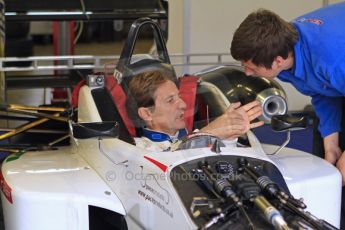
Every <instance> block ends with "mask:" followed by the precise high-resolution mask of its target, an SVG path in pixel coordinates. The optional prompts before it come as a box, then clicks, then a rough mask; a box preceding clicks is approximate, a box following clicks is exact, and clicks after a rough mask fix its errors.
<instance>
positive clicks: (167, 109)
mask: <svg viewBox="0 0 345 230" xmlns="http://www.w3.org/2000/svg"><path fill="white" fill-rule="evenodd" d="M154 102H155V106H154V107H153V108H152V110H151V119H152V120H151V122H150V126H151V127H149V128H150V129H152V130H157V131H162V132H165V133H167V134H170V135H175V134H176V132H177V131H178V130H180V129H183V128H185V126H186V124H185V121H184V112H185V110H186V103H185V102H184V101H183V100H182V99H181V98H180V94H179V90H178V89H177V87H176V85H175V84H174V83H173V82H172V81H166V82H164V83H163V84H161V85H160V86H159V87H158V88H157V90H156V92H155V93H154Z"/></svg>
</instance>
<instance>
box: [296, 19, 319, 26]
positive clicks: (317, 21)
mask: <svg viewBox="0 0 345 230" xmlns="http://www.w3.org/2000/svg"><path fill="white" fill-rule="evenodd" d="M298 21H299V22H311V23H314V24H316V25H318V26H319V25H321V24H322V23H323V21H322V20H320V19H315V18H301V19H299V20H298Z"/></svg>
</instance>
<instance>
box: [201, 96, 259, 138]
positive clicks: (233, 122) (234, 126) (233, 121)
mask: <svg viewBox="0 0 345 230" xmlns="http://www.w3.org/2000/svg"><path fill="white" fill-rule="evenodd" d="M261 114H262V109H261V106H260V102H258V101H252V102H250V103H248V104H245V105H243V106H241V103H240V102H236V103H232V104H231V105H230V106H229V108H228V109H227V110H226V111H225V112H224V113H223V115H221V116H219V117H218V118H216V119H215V120H214V121H212V122H211V123H210V124H208V125H207V126H206V127H204V128H202V129H201V130H200V131H201V132H206V133H210V134H212V135H215V136H218V137H220V138H222V139H233V138H236V137H239V136H241V135H243V134H245V133H246V132H247V131H248V130H249V129H251V128H255V127H258V126H261V125H263V121H259V122H254V123H250V122H251V121H252V120H254V119H255V118H257V117H259V116H260V115H261Z"/></svg>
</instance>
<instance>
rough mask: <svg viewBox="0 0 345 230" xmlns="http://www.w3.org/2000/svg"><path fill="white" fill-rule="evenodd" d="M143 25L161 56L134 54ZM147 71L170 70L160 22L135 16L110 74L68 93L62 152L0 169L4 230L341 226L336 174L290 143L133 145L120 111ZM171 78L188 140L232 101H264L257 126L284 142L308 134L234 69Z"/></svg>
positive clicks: (271, 88)
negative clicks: (182, 103)
mask: <svg viewBox="0 0 345 230" xmlns="http://www.w3.org/2000/svg"><path fill="white" fill-rule="evenodd" d="M145 25H146V26H148V28H152V30H153V31H154V35H155V36H154V38H155V44H156V47H157V55H142V56H135V55H133V49H134V45H135V41H136V39H137V36H138V34H139V32H140V31H141V29H142V28H147V27H144V26H145ZM153 69H158V70H159V69H162V70H163V69H164V70H165V71H172V72H173V73H175V72H174V68H173V67H172V65H171V64H170V59H169V55H168V52H167V50H166V47H165V42H164V38H163V36H162V34H161V31H160V29H159V26H158V24H157V23H155V22H154V21H153V20H151V19H149V18H141V19H138V20H137V21H135V22H134V23H133V25H132V27H131V29H130V31H129V35H128V39H127V41H126V43H125V46H124V48H123V51H122V54H121V58H120V60H119V62H118V64H117V67H116V69H115V71H114V75H112V76H105V75H104V74H102V73H100V74H93V75H89V76H87V80H86V82H85V84H81V85H82V86H81V87H80V88H79V89H78V90H77V91H75V94H76V95H77V106H78V110H77V111H76V114H73V115H74V116H71V118H70V121H69V129H70V142H71V144H70V146H63V147H58V148H51V149H48V150H44V151H20V152H18V153H14V154H12V155H10V156H9V157H7V158H6V159H5V161H4V162H3V164H2V169H1V190H2V195H1V199H2V208H3V212H4V222H5V227H6V229H8V230H12V229H15V230H19V229H25V230H30V229H33V230H40V229H42V230H46V229H59V230H60V229H75V230H86V229H90V230H95V229H337V227H339V223H340V200H341V176H340V174H339V172H338V171H337V170H336V168H335V167H334V166H332V165H331V164H329V163H327V162H326V161H324V160H323V159H320V158H318V157H315V156H313V155H311V154H308V153H305V152H302V151H299V150H295V149H291V148H286V147H284V146H285V145H286V143H283V144H282V146H274V145H264V144H261V143H260V142H259V141H258V139H257V137H256V136H255V135H254V133H253V132H252V131H249V132H248V133H247V134H246V135H244V136H243V137H240V138H238V139H236V140H234V141H230V142H228V141H224V140H221V139H219V138H218V137H216V136H212V135H209V134H207V133H195V134H191V135H188V136H187V137H185V138H184V139H183V140H182V141H181V143H180V145H179V147H178V148H177V150H175V151H168V152H155V151H152V150H146V149H143V148H139V147H137V146H136V145H135V141H134V139H133V138H134V137H135V136H136V135H137V134H136V133H137V127H134V125H133V123H132V122H131V121H130V119H129V118H128V116H127V114H126V110H125V102H126V100H125V99H126V96H128V95H127V94H128V90H127V85H128V82H129V81H130V79H131V77H132V76H133V75H135V74H137V73H140V72H144V71H148V70H153ZM176 81H177V82H178V83H179V86H180V90H181V95H182V96H183V97H184V98H185V100H186V101H187V102H186V104H187V112H186V113H185V114H186V118H185V119H186V124H187V128H188V129H189V131H191V130H193V129H195V128H200V127H202V126H203V125H205V124H207V122H209V121H210V120H212V119H214V118H215V117H217V116H219V115H220V114H222V112H223V111H224V110H225V109H226V108H227V106H229V104H230V103H232V102H234V101H241V102H242V103H245V102H247V101H251V100H254V99H256V100H259V101H260V102H261V104H262V108H263V112H264V113H263V115H262V117H261V118H260V119H262V120H264V121H265V122H266V123H268V124H271V126H272V129H274V130H276V131H279V132H287V136H288V137H289V133H290V131H292V130H294V129H301V128H304V127H305V126H306V119H305V118H304V117H293V116H291V115H289V114H288V113H287V112H288V111H287V106H286V100H285V94H284V92H283V90H282V88H281V87H280V86H279V85H278V83H276V82H274V81H273V80H272V81H268V80H265V79H262V78H259V77H255V78H249V77H246V76H245V74H244V73H243V70H242V69H241V67H240V66H218V67H215V68H211V69H207V70H205V71H201V72H199V73H197V74H194V75H193V76H183V77H180V78H176ZM186 85H187V86H186ZM74 117H76V118H74ZM287 141H288V139H287Z"/></svg>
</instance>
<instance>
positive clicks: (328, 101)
mask: <svg viewBox="0 0 345 230" xmlns="http://www.w3.org/2000/svg"><path fill="white" fill-rule="evenodd" d="M292 24H293V25H294V27H295V28H296V29H297V31H298V36H299V38H298V42H297V43H296V45H295V47H294V58H295V64H294V67H293V69H292V70H290V71H288V70H285V71H282V72H281V73H280V74H279V75H278V78H279V79H280V80H282V81H285V82H290V83H291V84H293V85H294V86H295V88H296V89H297V90H298V91H300V92H301V93H303V94H305V95H308V96H311V97H312V104H313V105H314V108H315V111H316V114H317V115H318V117H319V118H320V125H319V130H320V132H321V135H322V136H323V137H325V136H327V135H329V134H331V133H334V132H339V131H340V130H341V117H342V97H343V96H345V2H342V3H338V4H333V5H330V6H327V7H324V8H321V9H319V10H316V11H313V12H311V13H308V14H306V15H303V16H300V17H298V18H297V19H295V20H294V21H292Z"/></svg>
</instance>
